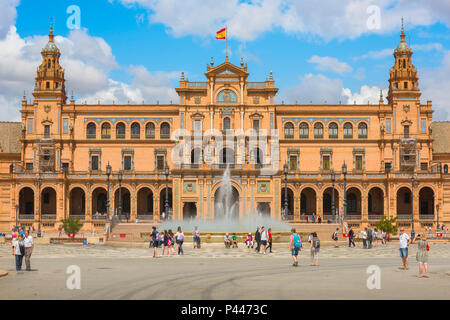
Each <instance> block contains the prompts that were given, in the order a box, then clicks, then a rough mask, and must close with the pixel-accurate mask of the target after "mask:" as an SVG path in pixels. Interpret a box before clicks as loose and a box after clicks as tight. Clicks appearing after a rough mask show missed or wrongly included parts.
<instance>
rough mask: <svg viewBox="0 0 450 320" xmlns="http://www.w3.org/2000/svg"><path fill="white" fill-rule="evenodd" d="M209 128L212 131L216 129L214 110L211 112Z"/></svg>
mask: <svg viewBox="0 0 450 320" xmlns="http://www.w3.org/2000/svg"><path fill="white" fill-rule="evenodd" d="M209 127H210V129H211V130H213V129H214V111H213V110H211V111H210V112H209Z"/></svg>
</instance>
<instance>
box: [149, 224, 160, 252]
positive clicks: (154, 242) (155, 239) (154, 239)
mask: <svg viewBox="0 0 450 320" xmlns="http://www.w3.org/2000/svg"><path fill="white" fill-rule="evenodd" d="M159 241H160V236H159V232H158V231H156V227H152V234H151V242H150V245H153V258H156V257H157V256H158V247H159Z"/></svg>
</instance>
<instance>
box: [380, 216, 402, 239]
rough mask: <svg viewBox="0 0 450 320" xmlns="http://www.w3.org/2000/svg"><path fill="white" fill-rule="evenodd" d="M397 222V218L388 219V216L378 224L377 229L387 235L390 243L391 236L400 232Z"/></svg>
mask: <svg viewBox="0 0 450 320" xmlns="http://www.w3.org/2000/svg"><path fill="white" fill-rule="evenodd" d="M396 222H397V217H393V218H390V219H389V218H387V217H386V216H383V218H382V219H381V220H380V221H378V223H377V224H376V227H377V229H378V230H384V231H385V232H386V234H387V239H388V241H389V238H390V234H391V233H396V232H397V230H398V226H397V224H396Z"/></svg>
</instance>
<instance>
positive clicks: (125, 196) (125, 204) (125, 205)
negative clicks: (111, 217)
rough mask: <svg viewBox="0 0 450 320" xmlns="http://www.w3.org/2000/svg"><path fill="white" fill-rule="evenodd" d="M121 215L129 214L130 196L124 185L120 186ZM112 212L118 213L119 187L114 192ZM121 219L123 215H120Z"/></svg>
mask: <svg viewBox="0 0 450 320" xmlns="http://www.w3.org/2000/svg"><path fill="white" fill-rule="evenodd" d="M121 193H122V215H124V216H125V217H127V216H130V214H131V197H130V191H129V190H128V189H127V188H126V187H122V190H121ZM114 206H115V208H114V213H115V214H116V215H119V189H117V190H116V192H115V194H114ZM121 218H122V219H123V218H124V217H121Z"/></svg>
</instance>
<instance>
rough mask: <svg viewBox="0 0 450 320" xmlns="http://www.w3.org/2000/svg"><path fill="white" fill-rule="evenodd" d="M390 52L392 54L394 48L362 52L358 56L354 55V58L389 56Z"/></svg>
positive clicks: (381, 57)
mask: <svg viewBox="0 0 450 320" xmlns="http://www.w3.org/2000/svg"><path fill="white" fill-rule="evenodd" d="M392 54H394V49H393V48H387V49H383V50H375V51H369V52H368V53H366V54H363V55H362V56H360V57H356V59H383V58H386V57H388V56H391V55H392Z"/></svg>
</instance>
